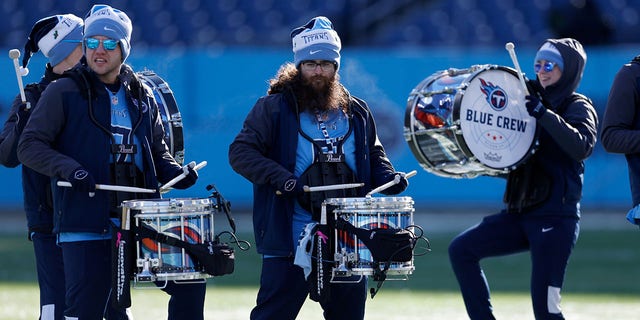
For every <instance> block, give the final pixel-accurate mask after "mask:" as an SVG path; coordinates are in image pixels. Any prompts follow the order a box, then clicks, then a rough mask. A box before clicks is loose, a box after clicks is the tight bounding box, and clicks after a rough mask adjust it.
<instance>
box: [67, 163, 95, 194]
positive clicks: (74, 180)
mask: <svg viewBox="0 0 640 320" xmlns="http://www.w3.org/2000/svg"><path fill="white" fill-rule="evenodd" d="M67 181H69V182H70V183H71V187H72V188H73V190H76V191H78V192H88V193H89V197H93V196H94V194H95V192H96V181H95V180H93V176H91V174H90V173H89V172H88V171H87V170H85V169H84V168H83V167H78V168H77V169H75V170H73V172H72V173H71V175H69V177H68V178H67Z"/></svg>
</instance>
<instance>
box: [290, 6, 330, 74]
mask: <svg viewBox="0 0 640 320" xmlns="http://www.w3.org/2000/svg"><path fill="white" fill-rule="evenodd" d="M291 41H292V45H293V53H294V63H295V65H296V66H298V65H300V62H302V61H305V60H327V61H333V62H335V63H336V65H338V66H339V65H340V49H341V48H342V43H341V42H340V37H339V36H338V33H337V32H336V31H335V30H334V29H333V24H332V23H331V21H330V20H329V19H328V18H326V17H322V16H320V17H315V18H313V19H311V20H310V21H309V22H307V24H305V25H304V26H301V27H298V28H296V29H294V30H293V31H291Z"/></svg>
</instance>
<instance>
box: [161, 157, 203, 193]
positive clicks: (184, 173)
mask: <svg viewBox="0 0 640 320" xmlns="http://www.w3.org/2000/svg"><path fill="white" fill-rule="evenodd" d="M206 165H207V162H206V161H202V162H200V163H198V164H197V165H196V162H195V161H191V162H189V163H188V164H187V165H185V166H184V167H182V173H181V174H180V175H178V176H177V177H175V178H173V179H171V181H169V182H167V183H165V184H164V185H163V186H162V187H160V193H165V192H167V191H169V188H171V186H173V185H174V184H176V183H178V181H180V180H182V179H184V177H186V176H188V175H189V169H188V168H192V169H193V170H195V171H198V170H200V169H202V168H203V167H204V166H206Z"/></svg>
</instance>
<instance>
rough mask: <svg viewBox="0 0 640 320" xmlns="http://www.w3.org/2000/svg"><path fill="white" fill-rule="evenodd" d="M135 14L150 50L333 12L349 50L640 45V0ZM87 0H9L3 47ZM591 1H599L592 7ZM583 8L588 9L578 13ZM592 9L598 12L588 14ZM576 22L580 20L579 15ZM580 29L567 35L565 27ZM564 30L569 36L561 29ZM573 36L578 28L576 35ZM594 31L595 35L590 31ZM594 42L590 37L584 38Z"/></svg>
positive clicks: (265, 42) (236, 2)
mask: <svg viewBox="0 0 640 320" xmlns="http://www.w3.org/2000/svg"><path fill="white" fill-rule="evenodd" d="M102 2H103V3H106V4H110V5H112V6H114V7H116V8H119V9H122V10H124V11H126V12H127V14H129V16H130V17H131V19H132V21H133V24H134V34H133V39H134V40H135V41H136V45H137V46H140V47H143V48H144V47H154V46H163V47H166V46H171V47H184V46H190V47H206V46H221V45H222V46H282V45H285V44H288V43H289V39H288V37H287V35H288V33H289V31H290V30H291V28H292V27H293V26H298V25H301V24H303V23H305V22H306V21H308V20H309V19H310V18H311V17H313V16H315V15H325V16H327V17H329V18H330V19H331V20H332V21H333V22H334V25H335V27H336V29H337V30H338V31H339V32H340V34H341V35H343V42H344V45H347V46H380V47H391V46H393V47H397V46H464V47H468V46H495V45H501V44H504V43H506V42H508V41H514V42H517V43H519V44H524V45H528V44H529V45H534V44H538V43H540V42H541V41H542V40H544V39H545V38H548V37H558V36H567V35H569V36H573V34H572V33H575V36H574V37H576V38H578V39H579V40H581V39H580V38H579V37H582V36H583V35H582V34H581V33H580V32H581V31H586V32H589V33H590V34H591V35H592V36H591V38H594V36H593V34H595V32H598V31H594V30H593V29H588V28H589V27H592V26H593V25H597V24H598V22H601V24H602V25H604V26H605V27H606V28H605V29H607V30H608V31H607V32H608V36H607V37H606V38H605V36H603V39H602V40H598V41H599V42H597V43H594V44H620V43H638V42H640V33H638V32H637V30H638V28H639V27H640V11H639V10H640V9H639V8H640V0H627V1H619V0H573V1H568V0H566V1H549V0H532V1H516V0H422V1H415V0H413V1H412V0H394V1H386V0H299V1H292V2H290V1H278V0H180V1H173V0H146V1H137V0H114V1H108V0H105V1H102ZM87 6H88V5H87V4H86V3H85V2H82V1H40V0H3V2H2V4H1V5H0V13H2V15H3V17H4V19H2V20H0V27H2V29H3V30H6V31H5V32H4V33H2V34H0V43H2V44H4V45H7V46H11V47H19V46H21V45H22V44H23V43H24V41H25V35H26V34H27V33H28V31H29V30H30V28H31V26H32V25H33V24H34V23H35V22H36V21H37V20H38V19H39V18H42V17H44V16H47V15H52V14H56V13H64V12H72V13H75V14H76V15H78V16H81V17H83V16H84V15H85V14H86V12H87V10H88V9H89V8H88V7H87ZM590 6H593V8H591V7H590ZM578 7H584V8H582V9H581V10H578ZM587 8H591V9H593V10H592V11H591V12H587V11H589V10H587ZM572 19H573V20H572ZM568 26H575V28H574V29H568V30H564V31H558V28H565V29H566V28H568ZM559 32H565V33H564V34H561V33H559ZM567 32H568V34H567ZM585 37H586V36H585ZM584 39H585V41H587V42H588V44H591V43H590V42H589V41H590V40H589V39H588V38H584Z"/></svg>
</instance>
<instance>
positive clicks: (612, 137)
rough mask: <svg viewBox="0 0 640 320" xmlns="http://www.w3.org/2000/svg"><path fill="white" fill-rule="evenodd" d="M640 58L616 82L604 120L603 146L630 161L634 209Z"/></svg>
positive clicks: (639, 168) (639, 169)
mask: <svg viewBox="0 0 640 320" xmlns="http://www.w3.org/2000/svg"><path fill="white" fill-rule="evenodd" d="M639 59H640V58H636V59H634V60H636V61H635V62H631V63H627V64H625V65H623V66H622V67H621V68H620V70H618V73H616V76H615V78H614V80H613V84H612V85H611V90H610V91H609V99H608V100H607V108H606V109H605V112H604V117H603V120H602V136H601V139H602V146H603V147H604V149H605V150H607V151H608V152H612V153H623V154H624V155H625V157H626V159H627V166H628V169H629V170H628V171H629V184H630V186H631V198H632V201H633V206H637V205H638V204H640V134H638V130H640V62H638V61H637V60H639Z"/></svg>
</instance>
